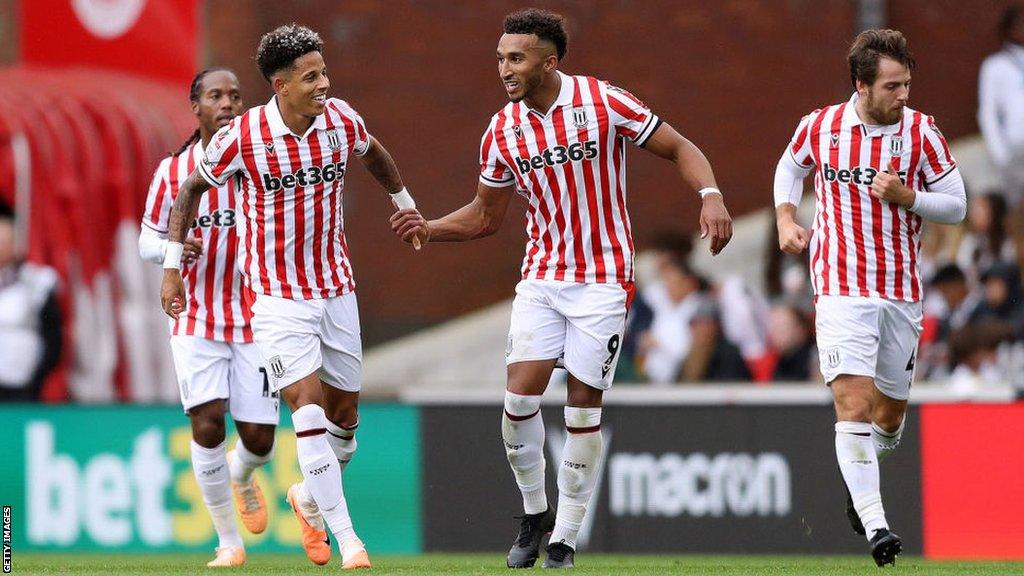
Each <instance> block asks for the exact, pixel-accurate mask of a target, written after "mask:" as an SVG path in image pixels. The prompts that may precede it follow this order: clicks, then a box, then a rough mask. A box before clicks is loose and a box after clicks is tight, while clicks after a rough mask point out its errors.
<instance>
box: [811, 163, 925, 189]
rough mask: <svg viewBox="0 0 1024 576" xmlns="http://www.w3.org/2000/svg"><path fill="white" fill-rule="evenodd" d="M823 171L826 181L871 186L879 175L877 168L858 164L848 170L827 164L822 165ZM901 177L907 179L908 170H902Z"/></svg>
mask: <svg viewBox="0 0 1024 576" xmlns="http://www.w3.org/2000/svg"><path fill="white" fill-rule="evenodd" d="M821 173H822V175H823V176H824V177H825V181H826V182H836V181H839V182H842V183H843V184H849V183H850V182H853V183H854V184H862V185H864V186H871V183H872V182H873V181H874V180H875V176H877V175H878V170H877V169H875V168H871V167H867V168H861V167H860V166H857V167H856V168H854V169H853V170H847V169H846V168H835V167H833V166H832V165H831V164H825V165H824V166H822V167H821ZM898 174H899V175H900V179H901V180H903V181H906V179H907V171H906V170H900V171H899V173H898Z"/></svg>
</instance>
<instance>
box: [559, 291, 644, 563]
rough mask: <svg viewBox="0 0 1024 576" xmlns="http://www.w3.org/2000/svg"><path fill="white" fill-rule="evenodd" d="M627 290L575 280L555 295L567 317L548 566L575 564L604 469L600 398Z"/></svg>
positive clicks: (610, 374)
mask: <svg viewBox="0 0 1024 576" xmlns="http://www.w3.org/2000/svg"><path fill="white" fill-rule="evenodd" d="M628 300H629V292H628V290H627V289H626V288H624V287H622V286H620V285H617V284H590V285H588V284H574V285H571V286H567V287H565V288H563V289H562V290H561V291H560V292H559V297H558V299H557V300H556V305H557V307H558V310H559V311H561V312H562V313H563V314H564V315H565V317H566V321H567V328H566V341H565V368H566V370H568V371H569V379H568V398H567V402H566V407H565V430H566V435H565V446H564V447H563V449H562V457H561V460H562V461H561V462H560V463H559V466H558V515H557V519H556V522H555V528H554V530H553V531H552V533H551V543H550V544H548V547H547V558H546V559H545V561H544V566H545V567H547V568H568V567H572V566H573V565H574V560H575V558H574V557H575V551H576V547H577V538H578V536H579V533H580V529H581V528H582V526H583V522H584V518H585V517H586V515H587V509H588V507H589V505H590V498H591V496H592V495H593V493H594V487H595V486H596V485H597V480H598V478H599V476H600V473H601V460H602V459H603V458H604V440H603V437H602V435H601V401H602V397H603V394H604V391H605V390H608V389H609V388H611V385H612V380H613V378H614V375H615V368H616V365H617V364H618V359H619V348H620V347H621V346H620V345H621V343H622V333H623V331H624V330H625V326H626V311H627V307H628Z"/></svg>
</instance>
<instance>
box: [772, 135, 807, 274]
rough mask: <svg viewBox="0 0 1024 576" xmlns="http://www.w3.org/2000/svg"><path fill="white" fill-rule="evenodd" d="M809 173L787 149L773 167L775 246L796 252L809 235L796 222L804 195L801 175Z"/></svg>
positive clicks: (804, 245) (801, 247)
mask: <svg viewBox="0 0 1024 576" xmlns="http://www.w3.org/2000/svg"><path fill="white" fill-rule="evenodd" d="M810 173H811V168H810V167H809V166H801V165H800V164H799V163H797V161H796V160H795V159H794V158H793V155H792V154H790V152H789V151H788V150H787V151H786V152H785V153H783V154H782V158H780V159H779V163H778V165H776V167H775V186H774V193H775V226H776V228H777V229H778V231H779V248H780V249H781V250H782V251H783V252H788V253H790V254H799V253H801V252H803V250H804V248H806V247H807V241H808V240H809V238H810V235H809V234H808V233H807V230H806V229H805V228H804V227H803V226H800V224H799V223H797V221H796V210H797V206H799V205H800V200H801V198H803V195H804V178H806V177H807V175H808V174H810Z"/></svg>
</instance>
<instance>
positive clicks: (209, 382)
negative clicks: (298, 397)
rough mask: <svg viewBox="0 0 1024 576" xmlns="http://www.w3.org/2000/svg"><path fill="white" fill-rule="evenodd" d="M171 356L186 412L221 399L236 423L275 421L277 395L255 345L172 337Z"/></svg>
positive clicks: (271, 422)
mask: <svg viewBox="0 0 1024 576" xmlns="http://www.w3.org/2000/svg"><path fill="white" fill-rule="evenodd" d="M171 355H172V356H173V357H174V371H175V372H177V374H178V392H179V393H180V394H181V405H182V406H184V407H185V413H188V411H189V410H191V409H192V408H195V407H196V406H199V405H201V404H206V403H207V402H210V401H213V400H219V399H224V400H227V401H228V410H229V411H230V412H231V418H233V419H234V420H235V421H236V422H254V423H256V424H275V425H276V424H277V421H278V418H277V410H278V398H277V394H276V393H275V392H274V391H273V390H272V389H271V388H270V382H269V380H268V379H267V372H266V370H265V369H264V368H263V358H262V357H261V356H260V353H259V350H257V349H256V345H255V344H246V343H235V342H220V341H217V340H207V339H206V338H200V337H199V336H171Z"/></svg>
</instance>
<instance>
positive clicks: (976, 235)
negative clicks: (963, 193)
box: [617, 5, 1024, 392]
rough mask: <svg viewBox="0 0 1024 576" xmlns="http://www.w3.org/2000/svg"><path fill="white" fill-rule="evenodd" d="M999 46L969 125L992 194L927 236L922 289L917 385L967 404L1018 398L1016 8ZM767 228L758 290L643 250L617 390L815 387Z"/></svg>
mask: <svg viewBox="0 0 1024 576" xmlns="http://www.w3.org/2000/svg"><path fill="white" fill-rule="evenodd" d="M997 32H998V34H999V37H1000V39H1001V40H1002V43H1003V44H1002V47H1001V48H1000V50H999V51H997V52H996V53H994V54H992V55H990V56H989V57H988V58H986V59H985V61H984V63H983V64H982V67H981V70H980V73H979V79H978V125H979V126H980V128H981V132H982V136H983V137H984V140H985V145H986V150H987V156H988V160H989V161H990V162H991V164H992V166H993V167H994V168H995V170H996V172H997V174H996V176H997V178H996V180H997V181H999V182H1000V183H1001V187H1000V188H999V189H994V190H972V189H971V188H970V185H971V183H970V182H967V185H968V195H969V199H970V200H969V202H970V204H969V207H968V217H967V219H966V220H965V221H964V222H963V223H962V224H961V225H959V226H942V225H936V224H929V225H926V226H925V227H924V233H923V237H922V241H921V244H922V247H921V249H922V254H921V259H920V264H921V273H922V277H923V278H924V279H925V283H926V290H925V296H924V302H923V308H924V321H923V325H924V326H923V333H922V336H921V343H920V348H919V350H918V356H917V359H916V374H915V379H916V380H918V381H920V380H932V381H945V382H948V383H949V385H950V386H952V387H954V388H958V389H961V390H963V391H964V392H970V391H972V390H976V389H978V388H979V387H981V386H985V385H986V384H999V383H1004V384H1005V383H1010V384H1012V385H1014V386H1015V387H1018V388H1024V300H1022V296H1024V288H1022V281H1021V280H1022V277H1021V269H1022V266H1024V7H1022V6H1020V5H1017V6H1011V7H1009V8H1008V9H1006V10H1005V11H1004V13H1003V14H1002V18H1001V19H1000V22H999V27H998V30H997ZM774 232H775V228H774V223H773V225H772V226H771V233H770V236H771V237H770V238H769V239H768V241H767V242H766V244H765V247H766V253H765V254H764V255H763V256H762V255H758V257H763V258H764V259H765V262H767V266H766V273H765V277H764V278H763V282H762V284H763V287H757V288H755V287H752V286H750V285H748V284H747V283H745V282H744V281H743V280H741V279H740V278H739V277H738V276H736V277H729V276H726V277H725V278H724V279H722V280H719V281H717V282H714V283H712V282H709V281H708V280H707V279H705V278H703V277H701V276H700V275H699V274H697V273H696V272H695V271H694V269H693V268H692V266H691V264H690V252H691V250H692V248H693V246H692V243H691V241H690V238H689V237H687V236H673V235H663V236H660V237H657V238H655V239H654V241H653V242H652V243H651V245H650V247H649V249H648V250H647V251H646V253H645V254H643V255H642V256H641V258H640V265H639V268H641V269H645V270H646V274H638V277H637V298H636V301H635V303H634V305H633V309H632V311H631V314H630V317H629V320H628V325H627V336H626V338H625V343H626V344H625V346H624V348H623V352H624V355H623V358H622V359H621V361H620V368H619V370H620V374H619V375H618V378H617V379H618V380H619V381H621V382H626V381H636V382H650V383H653V384H659V385H672V384H676V383H686V382H749V381H750V380H754V381H756V382H778V381H804V382H806V381H813V380H817V379H820V378H821V377H820V375H819V373H818V366H817V362H818V354H817V350H816V349H815V345H814V307H813V297H812V295H811V293H810V282H809V279H808V266H807V260H806V258H807V255H806V253H805V254H803V255H801V256H800V257H797V256H791V255H787V254H784V253H782V252H781V251H780V250H779V249H778V243H777V241H776V237H775V236H774Z"/></svg>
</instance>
